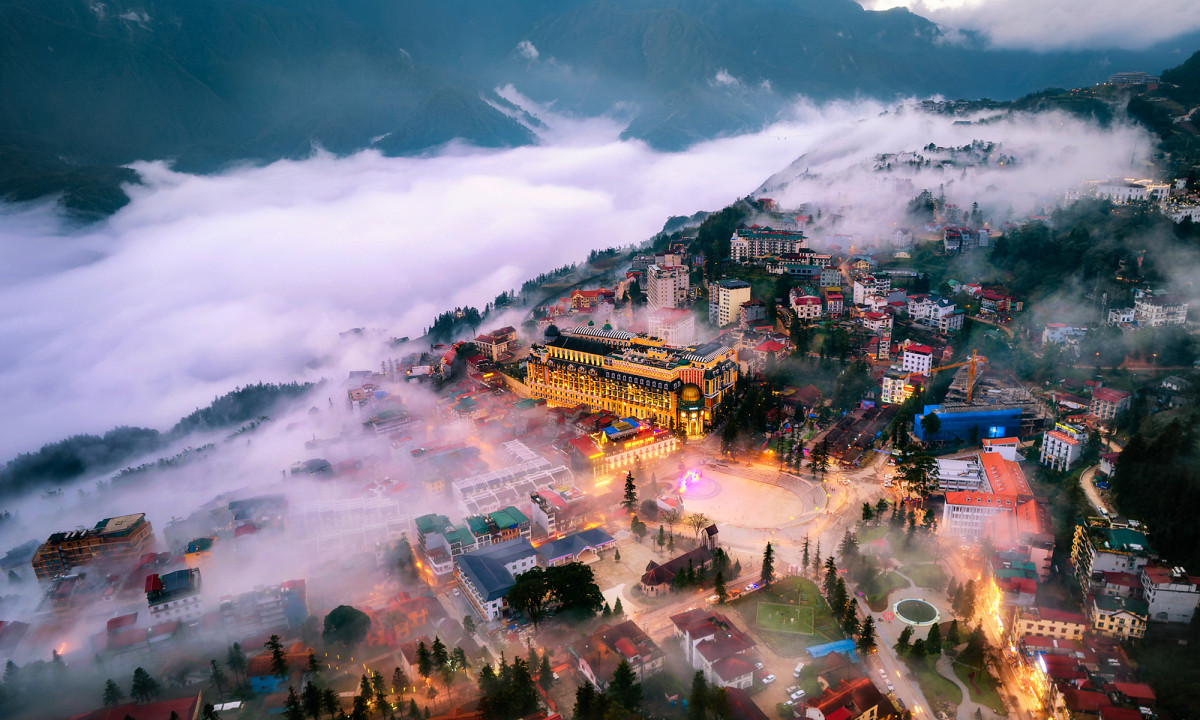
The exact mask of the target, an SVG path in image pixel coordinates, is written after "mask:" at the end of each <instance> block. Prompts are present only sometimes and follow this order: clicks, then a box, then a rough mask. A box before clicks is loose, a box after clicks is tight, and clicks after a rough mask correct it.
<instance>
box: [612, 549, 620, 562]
mask: <svg viewBox="0 0 1200 720" xmlns="http://www.w3.org/2000/svg"><path fill="white" fill-rule="evenodd" d="M613 562H621V548H617V549H616V550H615V551H613Z"/></svg>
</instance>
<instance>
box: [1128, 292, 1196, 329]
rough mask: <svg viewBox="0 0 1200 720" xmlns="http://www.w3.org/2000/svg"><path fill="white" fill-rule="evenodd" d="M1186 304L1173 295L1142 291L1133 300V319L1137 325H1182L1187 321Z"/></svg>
mask: <svg viewBox="0 0 1200 720" xmlns="http://www.w3.org/2000/svg"><path fill="white" fill-rule="evenodd" d="M1187 311H1188V304H1187V303H1186V302H1183V301H1182V300H1180V299H1179V298H1177V297H1175V296H1174V295H1159V296H1154V295H1150V294H1149V293H1144V294H1142V295H1141V297H1138V298H1137V299H1135V300H1134V301H1133V319H1134V321H1135V322H1136V323H1137V324H1138V327H1161V326H1163V325H1182V324H1184V323H1185V322H1187Z"/></svg>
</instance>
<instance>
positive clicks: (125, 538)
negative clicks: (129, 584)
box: [30, 513, 154, 580]
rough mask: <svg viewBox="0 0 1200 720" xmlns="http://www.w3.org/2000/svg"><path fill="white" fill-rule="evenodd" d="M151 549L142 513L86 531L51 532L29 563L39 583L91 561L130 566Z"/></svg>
mask: <svg viewBox="0 0 1200 720" xmlns="http://www.w3.org/2000/svg"><path fill="white" fill-rule="evenodd" d="M153 550H154V531H153V529H152V528H151V527H150V521H148V520H146V514H145V513H137V514H134V515H122V516H120V517H112V518H105V519H104V520H101V521H100V522H98V523H96V526H95V527H93V528H89V529H87V530H71V531H68V532H58V533H54V534H53V535H51V536H50V537H49V539H47V540H46V542H44V543H42V544H41V545H40V546H38V549H37V550H36V551H35V552H34V553H33V558H32V559H31V560H30V562H31V563H32V564H33V573H34V575H36V576H37V578H38V579H39V580H49V579H50V578H52V577H54V576H55V575H62V574H63V573H65V572H67V571H68V570H70V569H71V568H73V567H77V566H79V565H84V564H86V563H89V562H91V561H93V560H104V561H108V562H114V563H132V562H134V561H135V560H137V559H138V558H139V557H141V556H142V555H144V554H146V553H147V552H151V551H153Z"/></svg>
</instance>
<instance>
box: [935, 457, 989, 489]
mask: <svg viewBox="0 0 1200 720" xmlns="http://www.w3.org/2000/svg"><path fill="white" fill-rule="evenodd" d="M936 473H937V483H938V490H941V491H943V492H985V493H990V492H991V491H992V486H991V485H990V484H988V481H987V478H986V477H985V475H984V472H983V465H981V464H980V462H979V457H978V456H976V457H972V458H967V459H965V460H955V459H953V458H938V459H937V470H936Z"/></svg>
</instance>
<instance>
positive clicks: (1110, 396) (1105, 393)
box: [1092, 387, 1129, 403]
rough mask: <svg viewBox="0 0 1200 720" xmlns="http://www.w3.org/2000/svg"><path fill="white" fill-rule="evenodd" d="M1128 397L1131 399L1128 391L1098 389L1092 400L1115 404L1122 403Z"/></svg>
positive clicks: (1108, 388)
mask: <svg viewBox="0 0 1200 720" xmlns="http://www.w3.org/2000/svg"><path fill="white" fill-rule="evenodd" d="M1127 397H1129V393H1127V392H1126V391H1124V390H1116V389H1113V388H1110V387H1102V388H1096V390H1095V391H1094V392H1092V398H1093V399H1095V400H1100V401H1102V402H1110V403H1115V402H1120V401H1122V400H1124V399H1125V398H1127Z"/></svg>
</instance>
